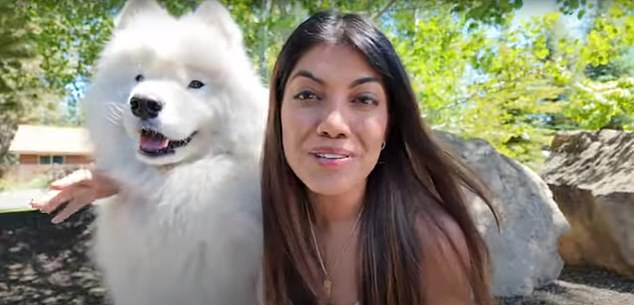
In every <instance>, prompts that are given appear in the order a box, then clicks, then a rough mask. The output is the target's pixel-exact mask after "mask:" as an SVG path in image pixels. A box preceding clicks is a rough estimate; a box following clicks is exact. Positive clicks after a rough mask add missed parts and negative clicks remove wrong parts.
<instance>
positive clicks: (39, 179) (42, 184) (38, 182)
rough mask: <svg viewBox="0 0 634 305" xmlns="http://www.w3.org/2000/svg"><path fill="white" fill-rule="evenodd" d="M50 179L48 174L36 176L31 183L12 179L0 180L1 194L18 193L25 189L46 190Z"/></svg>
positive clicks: (4, 178)
mask: <svg viewBox="0 0 634 305" xmlns="http://www.w3.org/2000/svg"><path fill="white" fill-rule="evenodd" d="M48 184H49V178H48V176H47V175H46V174H41V175H38V176H35V177H34V178H33V179H31V180H29V181H22V182H19V181H17V180H15V179H13V178H11V177H3V178H0V192H6V191H17V190H25V189H35V188H46V187H47V186H48Z"/></svg>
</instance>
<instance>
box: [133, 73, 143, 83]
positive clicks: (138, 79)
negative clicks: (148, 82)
mask: <svg viewBox="0 0 634 305" xmlns="http://www.w3.org/2000/svg"><path fill="white" fill-rule="evenodd" d="M144 79H145V77H143V74H137V76H135V77H134V80H135V81H137V82H142V81H143V80H144Z"/></svg>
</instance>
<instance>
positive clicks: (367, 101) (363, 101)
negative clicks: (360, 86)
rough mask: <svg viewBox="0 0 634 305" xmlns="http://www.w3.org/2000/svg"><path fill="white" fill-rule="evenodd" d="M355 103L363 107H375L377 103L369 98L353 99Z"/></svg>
mask: <svg viewBox="0 0 634 305" xmlns="http://www.w3.org/2000/svg"><path fill="white" fill-rule="evenodd" d="M355 102H357V103H361V104H363V105H377V104H378V101H377V100H376V99H375V98H373V97H371V96H359V97H357V98H356V99H355Z"/></svg>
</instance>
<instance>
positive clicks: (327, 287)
mask: <svg viewBox="0 0 634 305" xmlns="http://www.w3.org/2000/svg"><path fill="white" fill-rule="evenodd" d="M324 293H325V294H326V298H327V299H328V300H330V295H331V294H332V281H331V280H329V279H325V280H324Z"/></svg>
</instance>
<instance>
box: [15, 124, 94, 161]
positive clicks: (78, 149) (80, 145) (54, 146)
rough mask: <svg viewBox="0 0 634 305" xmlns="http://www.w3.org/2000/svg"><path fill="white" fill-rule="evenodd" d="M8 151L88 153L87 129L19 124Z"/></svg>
mask: <svg viewBox="0 0 634 305" xmlns="http://www.w3.org/2000/svg"><path fill="white" fill-rule="evenodd" d="M9 152H12V153H15V154H57V155H89V154H91V152H92V145H91V143H90V136H89V134H88V130H86V129H85V128H79V127H58V126H38V125H20V126H18V131H17V132H16V133H15V136H14V137H13V140H12V141H11V146H9Z"/></svg>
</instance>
